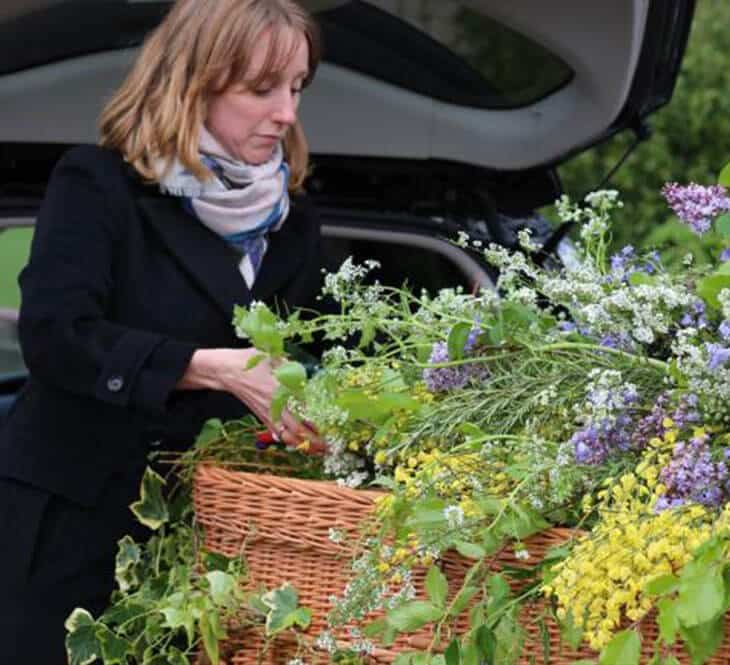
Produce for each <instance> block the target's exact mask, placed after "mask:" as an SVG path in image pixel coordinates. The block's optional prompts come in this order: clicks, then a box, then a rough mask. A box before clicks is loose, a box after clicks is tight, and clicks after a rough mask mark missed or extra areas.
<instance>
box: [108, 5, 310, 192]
mask: <svg viewBox="0 0 730 665" xmlns="http://www.w3.org/2000/svg"><path fill="white" fill-rule="evenodd" d="M291 30H294V31H295V32H298V33H299V34H301V35H303V36H304V37H305V39H306V41H307V44H308V46H309V72H308V76H307V80H306V81H305V82H304V84H305V85H307V84H308V83H309V82H310V81H311V79H312V77H313V76H314V72H315V70H316V68H317V65H318V63H319V57H320V42H319V31H318V29H317V26H316V24H315V23H314V21H313V20H312V18H311V17H310V16H309V14H307V13H306V12H305V11H304V9H302V8H301V7H300V6H299V5H298V4H296V2H294V1H293V0H177V2H176V3H175V4H174V6H173V7H172V9H171V10H170V12H169V13H168V14H167V16H166V17H165V18H164V20H163V21H162V23H160V25H159V26H158V27H157V28H156V29H155V30H154V31H153V32H152V33H151V34H150V35H149V36H148V37H147V39H146V40H145V43H144V45H143V46H142V50H141V52H140V54H139V57H138V58H137V60H136V62H135V64H134V66H133V68H132V71H131V72H130V73H129V75H128V76H127V78H126V80H125V81H124V83H123V84H122V85H121V87H120V88H119V89H118V90H117V92H116V93H115V94H114V96H113V97H112V99H111V100H110V101H109V102H108V104H107V105H106V107H105V108H104V110H103V111H102V113H101V117H100V120H99V128H100V132H101V141H100V143H101V145H103V146H106V147H108V148H113V149H116V150H119V151H120V152H121V153H122V155H123V156H124V158H125V159H126V160H127V161H128V162H129V163H130V164H131V165H132V166H133V167H134V168H135V169H136V170H137V171H138V172H139V173H140V174H141V175H142V176H143V177H144V178H145V179H146V180H148V181H150V182H156V181H158V180H159V174H158V173H157V171H156V170H155V168H154V166H155V164H156V163H157V162H158V160H164V161H165V162H167V163H168V164H169V163H170V162H171V161H172V160H173V159H174V158H175V157H177V158H178V159H179V160H180V162H181V163H182V164H183V165H184V166H185V167H186V168H187V169H189V170H190V171H191V172H192V173H193V174H194V175H195V176H196V177H197V178H198V179H200V180H205V179H207V178H208V177H209V176H210V171H209V170H208V169H207V168H206V167H205V166H204V165H203V164H202V162H201V161H200V157H199V154H198V141H199V134H200V127H201V126H202V124H203V121H204V120H205V117H206V114H207V108H208V100H209V99H210V96H211V95H213V94H217V93H220V92H222V91H224V90H226V89H227V88H228V87H229V86H230V85H232V84H234V83H240V82H241V81H243V80H244V77H245V76H246V73H247V72H248V65H249V62H250V59H251V54H252V52H253V49H254V47H255V45H256V44H257V43H258V42H259V41H260V39H261V37H262V35H263V33H264V32H266V31H270V35H271V37H270V39H269V42H268V44H269V46H268V52H267V54H266V58H265V60H264V65H263V67H262V68H261V71H260V72H257V74H256V80H253V81H250V80H249V81H246V83H247V84H248V85H250V86H252V87H256V86H258V85H260V84H261V83H263V82H264V81H265V80H268V79H269V78H271V77H275V76H276V75H277V74H278V73H279V72H281V71H282V70H283V69H284V67H286V65H287V64H288V62H289V60H290V58H291V56H292V54H293V51H294V49H295V48H296V44H297V42H296V40H293V39H291V38H290V36H289V35H290V31H291ZM284 155H285V158H286V160H287V161H288V163H289V167H290V169H291V178H290V189H292V190H296V189H299V188H301V184H302V182H303V181H304V178H305V177H306V175H307V164H308V159H309V149H308V146H307V140H306V137H305V136H304V131H303V129H302V127H301V125H300V123H299V121H298V120H297V121H296V123H295V124H294V125H293V126H292V127H291V128H290V130H289V131H288V132H287V135H286V136H285V138H284Z"/></svg>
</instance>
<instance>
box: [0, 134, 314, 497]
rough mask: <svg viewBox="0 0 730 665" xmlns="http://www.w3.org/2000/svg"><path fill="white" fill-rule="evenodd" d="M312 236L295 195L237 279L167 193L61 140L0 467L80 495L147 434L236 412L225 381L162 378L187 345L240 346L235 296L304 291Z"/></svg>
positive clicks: (159, 440)
mask: <svg viewBox="0 0 730 665" xmlns="http://www.w3.org/2000/svg"><path fill="white" fill-rule="evenodd" d="M319 237H320V236H319V223H318V219H317V216H316V214H315V213H314V211H313V209H312V208H311V206H310V205H309V203H308V201H307V200H306V199H305V198H303V197H302V198H296V197H295V198H294V199H293V201H292V207H291V212H290V214H289V218H288V219H287V221H286V222H285V224H284V225H283V227H282V228H281V230H280V231H278V232H276V233H272V234H271V235H270V237H269V249H268V252H267V254H266V256H265V257H264V261H263V264H262V267H261V269H260V272H259V275H258V277H257V280H256V282H255V284H254V286H253V289H252V290H250V291H249V289H248V288H247V286H246V282H245V281H244V279H243V277H242V276H241V275H240V273H239V271H238V262H239V259H240V256H239V255H238V254H237V252H236V251H235V250H234V249H233V248H232V247H231V246H230V245H229V244H228V243H227V242H226V241H225V240H223V239H222V238H221V237H219V236H218V235H216V234H215V233H214V232H212V231H210V230H209V229H208V228H206V227H205V226H203V225H202V224H201V223H200V222H198V221H197V220H196V219H194V218H193V217H191V216H190V215H189V214H188V213H187V212H185V211H184V210H183V208H182V206H181V204H180V200H179V199H177V198H174V197H169V196H164V195H162V194H160V193H159V191H158V189H157V187H154V186H149V185H145V184H143V183H142V182H141V181H140V179H139V178H137V177H136V176H135V174H134V171H133V170H132V169H131V167H129V166H128V165H127V164H125V162H124V161H123V160H122V158H121V157H120V155H119V154H117V153H116V152H113V151H110V150H106V149H102V148H97V147H91V146H83V147H79V148H75V149H73V150H71V151H70V152H68V153H67V154H66V155H65V156H64V157H63V158H62V160H61V161H60V162H59V164H58V165H57V167H56V168H55V170H54V173H53V175H52V177H51V180H50V182H49V185H48V190H47V192H46V197H45V199H44V202H43V205H42V207H41V211H40V214H39V217H38V221H37V226H36V231H35V235H34V238H33V244H32V248H31V255H30V261H29V263H28V265H27V266H26V268H25V269H24V270H23V272H22V273H21V276H20V286H21V291H22V305H21V309H20V323H19V332H20V341H21V346H22V350H23V355H24V359H25V362H26V364H27V366H28V368H29V370H30V378H29V380H28V382H27V384H26V386H25V388H24V389H23V391H22V392H21V394H20V395H19V397H18V399H17V401H16V404H15V406H14V408H13V410H12V411H11V413H10V415H9V417H8V420H7V421H6V424H5V426H4V427H3V429H2V431H0V477H1V476H4V477H10V478H15V479H16V480H21V481H25V482H28V483H31V484H33V485H35V486H38V487H41V488H43V489H46V490H48V491H51V492H53V493H57V494H61V495H62V496H65V497H67V498H69V499H72V500H74V501H77V502H79V503H82V504H85V505H91V504H93V503H94V502H95V501H96V499H97V498H98V496H99V495H100V492H101V491H102V489H103V488H104V485H105V483H106V481H107V479H108V478H109V477H110V476H111V474H112V473H114V472H115V471H119V470H121V469H123V468H128V465H129V464H132V463H134V464H139V463H140V461H141V460H144V458H145V456H146V455H147V454H148V452H149V450H150V449H151V447H152V446H156V445H157V446H161V447H164V448H167V449H170V448H173V449H182V448H185V447H187V446H189V445H190V443H191V442H192V441H193V440H194V438H195V436H196V434H197V432H198V431H199V429H200V427H201V425H202V423H203V422H204V421H205V420H206V419H208V418H212V417H220V418H223V419H227V418H237V417H241V416H242V415H243V414H244V413H245V412H246V410H245V407H244V406H243V404H241V403H240V402H239V401H238V400H236V399H235V398H234V397H232V396H231V395H228V394H226V393H222V392H214V391H176V390H174V386H175V384H176V383H177V381H178V379H179V378H180V377H181V375H182V374H183V372H184V370H185V368H186V366H187V364H188V362H189V359H190V356H191V355H192V353H193V351H194V350H195V349H196V348H201V347H207V348H212V347H233V346H245V345H246V344H245V343H244V342H242V341H241V340H239V339H237V338H236V337H235V335H234V330H233V326H232V325H231V320H232V313H233V306H234V304H242V305H245V304H247V303H249V302H250V301H251V300H252V299H255V300H263V301H264V302H267V303H269V304H276V305H277V306H279V307H296V306H304V305H311V303H312V302H313V301H314V296H315V294H316V292H317V291H318V288H319V278H320V272H319Z"/></svg>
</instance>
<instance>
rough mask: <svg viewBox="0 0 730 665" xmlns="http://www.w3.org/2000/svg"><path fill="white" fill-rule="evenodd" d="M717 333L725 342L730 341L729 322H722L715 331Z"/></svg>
mask: <svg viewBox="0 0 730 665" xmlns="http://www.w3.org/2000/svg"><path fill="white" fill-rule="evenodd" d="M717 332H719V333H720V337H722V338H723V339H724V340H725V341H726V342H727V341H728V340H730V321H728V320H725V321H723V322H722V323H721V324H720V326H719V328H718V329H717Z"/></svg>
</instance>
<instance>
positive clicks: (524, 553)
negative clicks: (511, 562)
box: [515, 547, 530, 561]
mask: <svg viewBox="0 0 730 665" xmlns="http://www.w3.org/2000/svg"><path fill="white" fill-rule="evenodd" d="M515 558H516V559H519V560H520V561H527V560H528V559H529V558H530V552H529V551H528V550H527V549H525V548H524V547H523V548H521V549H517V550H515Z"/></svg>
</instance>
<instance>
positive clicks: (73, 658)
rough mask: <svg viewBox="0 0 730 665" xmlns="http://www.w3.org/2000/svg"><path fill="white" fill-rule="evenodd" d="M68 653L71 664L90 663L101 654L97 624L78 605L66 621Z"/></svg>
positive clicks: (86, 664) (84, 664)
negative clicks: (97, 636)
mask: <svg viewBox="0 0 730 665" xmlns="http://www.w3.org/2000/svg"><path fill="white" fill-rule="evenodd" d="M64 626H65V627H66V631H67V632H68V635H66V654H67V655H68V662H69V665H89V663H93V662H94V661H95V660H96V659H97V658H99V656H101V646H100V645H99V640H98V639H97V638H96V628H97V624H96V622H95V621H94V618H93V617H92V616H91V614H89V613H88V612H87V611H86V610H84V609H81V608H80V607H77V608H76V609H75V610H74V611H73V612H71V614H70V615H69V617H68V619H66V622H65V623H64Z"/></svg>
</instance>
